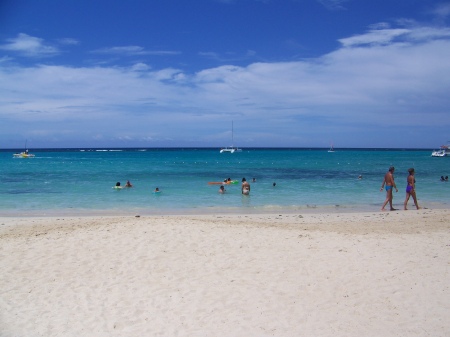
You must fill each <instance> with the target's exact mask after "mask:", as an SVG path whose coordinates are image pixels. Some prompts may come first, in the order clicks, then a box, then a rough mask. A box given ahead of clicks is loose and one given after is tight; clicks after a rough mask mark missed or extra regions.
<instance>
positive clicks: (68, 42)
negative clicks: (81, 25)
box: [58, 38, 80, 45]
mask: <svg viewBox="0 0 450 337" xmlns="http://www.w3.org/2000/svg"><path fill="white" fill-rule="evenodd" d="M58 42H59V43H60V44H65V45H78V44H80V41H78V40H76V39H72V38H64V39H58Z"/></svg>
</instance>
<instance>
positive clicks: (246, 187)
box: [241, 178, 250, 195]
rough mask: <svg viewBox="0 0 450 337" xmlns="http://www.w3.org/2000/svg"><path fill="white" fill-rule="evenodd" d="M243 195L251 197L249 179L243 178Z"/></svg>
mask: <svg viewBox="0 0 450 337" xmlns="http://www.w3.org/2000/svg"><path fill="white" fill-rule="evenodd" d="M241 192H242V194H245V195H249V194H250V184H249V183H248V181H247V179H245V178H242V188H241Z"/></svg>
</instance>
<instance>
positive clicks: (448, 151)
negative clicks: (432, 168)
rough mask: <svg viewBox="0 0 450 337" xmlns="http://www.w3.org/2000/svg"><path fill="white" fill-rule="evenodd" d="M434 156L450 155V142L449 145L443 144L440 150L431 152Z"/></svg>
mask: <svg viewBox="0 0 450 337" xmlns="http://www.w3.org/2000/svg"><path fill="white" fill-rule="evenodd" d="M431 156H432V157H450V142H448V143H447V145H441V148H440V149H439V150H434V151H433V152H431Z"/></svg>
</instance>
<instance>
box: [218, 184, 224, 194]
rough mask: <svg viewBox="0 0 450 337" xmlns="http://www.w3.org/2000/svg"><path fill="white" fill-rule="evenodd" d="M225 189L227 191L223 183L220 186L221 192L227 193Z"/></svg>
mask: <svg viewBox="0 0 450 337" xmlns="http://www.w3.org/2000/svg"><path fill="white" fill-rule="evenodd" d="M225 191H226V189H225V187H223V185H222V186H220V188H219V193H225Z"/></svg>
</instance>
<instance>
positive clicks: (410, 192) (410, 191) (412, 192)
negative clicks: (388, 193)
mask: <svg viewBox="0 0 450 337" xmlns="http://www.w3.org/2000/svg"><path fill="white" fill-rule="evenodd" d="M408 172H409V175H408V178H407V179H406V182H407V185H406V198H405V202H404V204H403V206H404V209H405V210H407V208H406V206H407V205H408V201H409V197H410V196H412V197H413V200H414V205H416V208H417V209H419V204H418V203H417V197H416V179H414V169H413V168H410V169H409V170H408Z"/></svg>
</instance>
